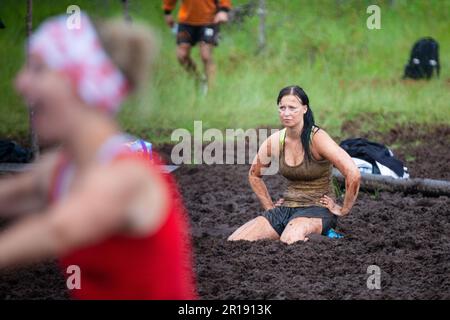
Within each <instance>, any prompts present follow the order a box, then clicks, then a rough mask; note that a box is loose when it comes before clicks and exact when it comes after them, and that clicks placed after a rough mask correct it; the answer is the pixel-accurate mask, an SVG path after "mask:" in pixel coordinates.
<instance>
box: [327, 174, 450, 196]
mask: <svg viewBox="0 0 450 320" xmlns="http://www.w3.org/2000/svg"><path fill="white" fill-rule="evenodd" d="M333 177H334V178H336V180H337V182H338V183H339V184H340V185H341V186H345V179H344V177H343V176H342V174H341V173H340V172H339V171H338V170H336V169H333ZM360 189H361V190H365V191H389V192H404V193H406V194H410V193H422V194H424V195H428V196H450V181H445V180H433V179H421V178H414V179H394V178H392V177H387V176H382V175H378V174H366V173H362V174H361V186H360Z"/></svg>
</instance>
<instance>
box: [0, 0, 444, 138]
mask: <svg viewBox="0 0 450 320" xmlns="http://www.w3.org/2000/svg"><path fill="white" fill-rule="evenodd" d="M245 2H246V1H242V0H241V1H236V0H235V1H234V3H235V5H239V4H242V3H245ZM34 3H35V5H34V15H35V25H36V24H37V23H38V22H40V21H42V20H43V19H44V18H45V17H47V16H49V15H53V14H58V13H60V14H61V13H65V10H66V8H67V6H68V5H69V4H74V1H58V2H55V1H49V0H41V1H34ZM55 3H57V5H56V4H55ZM75 3H76V4H78V5H79V6H80V7H81V8H82V9H83V10H86V11H87V12H89V13H91V14H93V15H95V16H97V17H109V16H117V15H121V5H120V2H119V1H118V0H117V1H107V0H103V1H102V0H97V1H94V0H92V1H80V0H78V1H76V2H75ZM392 3H393V4H392ZM370 4H378V5H379V6H380V7H381V27H382V28H381V30H369V29H367V28H366V19H367V17H368V16H369V15H368V14H367V13H366V8H367V6H368V5H370ZM267 6H268V16H267V47H266V50H265V51H264V52H263V53H261V54H259V55H256V54H255V53H256V51H257V47H258V44H257V30H258V18H257V17H251V18H249V19H247V20H245V22H244V24H242V25H241V26H236V25H227V26H224V27H223V28H222V41H221V43H220V45H219V47H218V48H217V50H216V51H215V61H216V63H217V71H218V73H217V86H216V88H213V89H212V90H210V92H209V94H208V95H207V96H206V97H203V96H201V95H200V94H199V93H200V91H199V89H198V88H196V87H195V84H194V81H193V80H192V79H191V78H190V77H189V76H188V75H186V74H185V73H184V72H183V70H182V69H181V67H180V66H179V65H178V63H177V61H176V58H175V39H174V36H173V35H172V34H171V33H170V30H169V29H168V28H167V27H165V25H164V22H163V17H162V13H161V8H160V1H156V0H155V1H153V0H152V1H143V0H139V1H138V0H130V9H131V16H132V17H133V18H134V19H136V20H140V21H146V22H148V23H150V24H151V25H153V26H154V27H155V29H156V31H157V33H158V34H159V37H160V38H161V54H160V57H159V59H158V62H157V68H156V70H155V73H154V75H153V79H152V82H151V84H150V85H149V87H148V89H146V90H144V92H143V94H141V96H139V97H134V98H133V99H131V100H129V101H128V102H127V103H126V107H125V108H124V110H123V111H122V113H121V114H120V122H121V124H122V126H123V127H124V129H125V130H127V131H129V132H131V133H134V134H139V135H140V136H142V137H145V138H148V139H149V140H150V141H152V142H154V143H161V142H170V133H171V131H172V130H173V129H175V128H187V129H189V130H192V128H193V123H194V120H202V121H203V129H204V130H206V129H207V128H218V129H221V130H224V129H226V128H243V129H248V128H254V127H261V126H270V127H277V126H278V125H279V122H278V114H277V110H276V106H275V99H276V96H277V94H278V91H279V89H280V88H281V87H283V86H285V85H289V84H299V85H300V86H302V87H303V88H304V89H305V90H306V92H307V93H308V95H309V97H310V102H311V107H312V109H313V111H314V113H315V117H316V122H317V123H318V124H319V125H321V126H322V127H324V128H325V129H327V130H328V131H329V132H330V133H331V134H332V135H334V136H340V135H341V125H342V123H343V122H345V121H346V120H351V119H355V118H358V115H360V114H362V113H371V114H373V119H371V120H373V121H367V123H365V124H364V125H363V126H362V130H371V129H377V130H381V131H383V130H387V129H388V128H390V127H392V126H395V125H398V124H404V123H434V122H438V123H444V124H450V105H449V101H450V90H449V89H450V80H449V79H450V70H449V65H450V63H449V62H450V32H449V21H450V0H427V1H412V0H411V1H407V0H393V1H389V0H386V1H364V0H360V1H356V0H355V1H350V0H348V1H337V0H327V1H325V0H319V1H309V0H296V1H292V0H276V1H275V0H267ZM0 17H1V18H2V19H3V20H4V22H5V24H6V25H7V28H6V29H3V30H0V58H1V67H0V72H1V73H0V95H1V96H0V123H1V126H0V136H13V137H23V136H25V135H26V133H27V131H28V121H27V112H26V110H25V108H24V106H23V104H22V102H21V100H20V99H19V98H18V97H17V95H16V94H15V93H14V90H13V87H12V79H13V77H14V75H15V73H16V72H17V70H18V69H19V68H20V66H21V64H22V63H23V58H24V57H23V56H24V55H23V40H24V39H25V31H24V28H25V25H24V19H25V4H24V3H22V2H18V1H12V0H6V1H2V3H1V4H0ZM422 36H432V37H434V38H435V39H437V40H438V41H439V43H440V59H441V65H442V70H441V77H440V79H433V80H432V81H418V82H414V83H411V82H403V81H401V80H400V78H401V76H402V74H403V67H404V65H405V63H406V61H407V59H408V56H409V52H410V49H411V46H412V44H413V43H414V41H416V40H417V39H418V38H420V37H422ZM193 56H194V58H195V60H196V61H197V63H198V64H199V66H200V59H199V56H198V49H197V48H196V49H194V52H193Z"/></svg>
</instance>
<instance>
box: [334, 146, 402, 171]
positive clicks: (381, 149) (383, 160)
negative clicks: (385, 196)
mask: <svg viewBox="0 0 450 320" xmlns="http://www.w3.org/2000/svg"><path fill="white" fill-rule="evenodd" d="M340 146H341V148H342V149H344V150H345V151H346V152H347V153H348V154H349V155H350V157H352V158H358V159H362V160H364V161H367V162H369V163H370V164H372V166H373V173H374V174H380V171H379V169H378V167H377V164H376V162H379V163H380V164H382V165H383V166H385V167H388V168H389V169H391V170H392V171H394V172H395V174H397V175H398V176H399V177H403V175H404V173H405V170H404V167H403V162H401V161H400V160H398V159H396V158H394V156H393V154H392V153H391V151H390V150H389V149H388V148H387V147H386V146H385V145H382V144H379V143H376V142H372V141H369V140H367V139H364V138H354V139H347V140H344V141H342V142H341V143H340Z"/></svg>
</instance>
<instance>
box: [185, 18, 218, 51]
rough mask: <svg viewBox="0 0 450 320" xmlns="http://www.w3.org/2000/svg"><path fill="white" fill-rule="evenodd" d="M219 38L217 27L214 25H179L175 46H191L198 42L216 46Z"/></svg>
mask: <svg viewBox="0 0 450 320" xmlns="http://www.w3.org/2000/svg"><path fill="white" fill-rule="evenodd" d="M218 37H219V26H218V25H215V24H210V25H203V26H193V25H190V24H185V23H180V24H178V30H177V44H180V43H189V44H190V45H191V46H195V44H196V43H197V42H199V41H203V42H205V43H209V44H212V45H215V46H217V44H218Z"/></svg>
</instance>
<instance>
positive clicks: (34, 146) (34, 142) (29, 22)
mask: <svg viewBox="0 0 450 320" xmlns="http://www.w3.org/2000/svg"><path fill="white" fill-rule="evenodd" d="M25 23H26V34H27V40H26V41H27V46H26V48H27V52H26V59H27V63H28V61H29V55H30V50H29V42H30V36H31V32H32V28H33V0H27V16H26V21H25ZM28 124H29V130H30V131H29V136H30V140H31V152H32V153H33V158H34V159H35V160H36V159H37V158H38V157H39V144H38V139H37V135H36V132H35V131H34V127H33V110H32V108H28Z"/></svg>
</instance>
